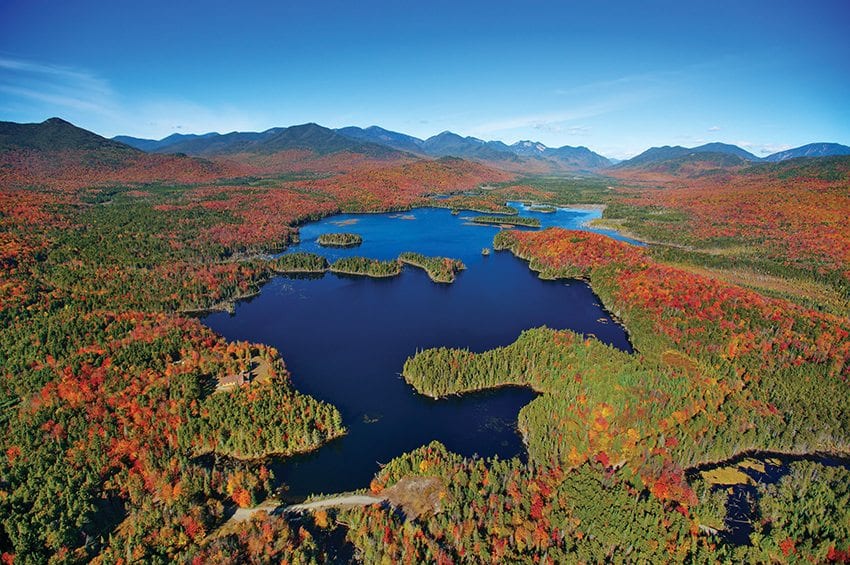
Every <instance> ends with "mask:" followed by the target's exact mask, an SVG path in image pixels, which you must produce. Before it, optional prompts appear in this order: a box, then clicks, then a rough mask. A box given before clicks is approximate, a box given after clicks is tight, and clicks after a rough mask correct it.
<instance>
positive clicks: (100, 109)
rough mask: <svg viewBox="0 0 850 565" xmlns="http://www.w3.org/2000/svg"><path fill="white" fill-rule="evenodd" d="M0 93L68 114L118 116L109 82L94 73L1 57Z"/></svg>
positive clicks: (57, 112)
mask: <svg viewBox="0 0 850 565" xmlns="http://www.w3.org/2000/svg"><path fill="white" fill-rule="evenodd" d="M0 92H3V93H4V94H5V95H6V96H7V97H11V98H14V99H17V101H18V102H23V103H26V102H30V103H36V104H38V105H42V106H43V105H49V106H50V107H51V108H55V111H54V113H55V114H65V113H68V112H72V113H79V112H88V113H100V114H105V115H110V116H113V117H114V116H115V115H116V105H115V102H114V93H113V90H112V88H111V86H110V84H109V82H108V81H107V80H105V79H103V78H101V77H99V76H97V75H95V74H94V73H91V72H88V71H85V70H81V69H74V68H70V67H63V66H58V65H50V64H44V63H39V62H36V61H29V60H25V59H16V58H12V57H8V56H2V55H0Z"/></svg>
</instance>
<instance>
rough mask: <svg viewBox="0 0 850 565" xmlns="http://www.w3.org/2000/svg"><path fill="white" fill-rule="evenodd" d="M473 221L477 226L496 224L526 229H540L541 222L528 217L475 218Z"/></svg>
mask: <svg viewBox="0 0 850 565" xmlns="http://www.w3.org/2000/svg"><path fill="white" fill-rule="evenodd" d="M472 221H473V222H475V223H476V224H496V225H500V226H501V225H504V226H522V227H526V228H539V227H540V220H538V219H537V218H529V217H527V216H475V217H474V218H472Z"/></svg>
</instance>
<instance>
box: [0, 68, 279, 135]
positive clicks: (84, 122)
mask: <svg viewBox="0 0 850 565" xmlns="http://www.w3.org/2000/svg"><path fill="white" fill-rule="evenodd" d="M0 94H2V98H3V104H2V106H3V108H5V109H6V110H9V109H13V110H14V113H15V115H16V116H17V115H23V116H31V118H32V119H39V117H40V118H41V119H44V118H47V117H51V116H59V117H62V118H65V119H67V120H69V121H71V122H73V123H75V124H78V125H80V126H82V127H85V128H87V129H91V130H93V131H96V132H97V133H99V134H101V135H107V136H112V135H116V134H119V133H127V134H131V135H137V136H144V137H156V138H158V137H164V136H165V135H168V134H170V133H173V132H175V131H187V132H199V133H202V132H208V131H211V130H218V131H222V132H229V131H234V130H258V129H264V128H265V127H268V123H269V122H268V121H267V120H263V119H260V118H261V116H257V115H254V114H252V113H251V112H250V110H249V111H248V113H246V112H245V111H244V110H240V109H237V108H233V107H209V106H205V105H201V104H197V103H194V102H192V101H187V100H180V99H173V98H171V99H159V100H145V101H144V102H131V101H129V100H127V99H126V98H125V97H122V96H121V94H120V93H119V92H116V91H115V90H114V89H113V87H112V85H111V83H110V81H109V80H107V79H106V78H104V77H102V76H99V75H98V74H97V73H94V72H92V71H89V70H86V69H78V68H71V67H64V66H59V65H52V64H48V63H43V62H38V61H31V60H26V59H20V58H15V57H11V56H8V55H3V54H0Z"/></svg>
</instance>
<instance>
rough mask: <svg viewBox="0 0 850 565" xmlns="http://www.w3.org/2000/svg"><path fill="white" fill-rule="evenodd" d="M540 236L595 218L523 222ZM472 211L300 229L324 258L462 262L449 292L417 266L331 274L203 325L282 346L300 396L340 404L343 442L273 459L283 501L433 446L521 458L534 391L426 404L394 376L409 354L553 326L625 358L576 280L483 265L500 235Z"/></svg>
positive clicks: (512, 263)
mask: <svg viewBox="0 0 850 565" xmlns="http://www.w3.org/2000/svg"><path fill="white" fill-rule="evenodd" d="M522 214H523V215H529V216H535V217H539V218H540V219H541V222H544V225H545V226H547V227H548V226H553V225H557V226H561V227H567V228H572V229H580V228H581V226H582V225H583V224H584V222H586V221H587V220H588V219H591V218H593V217H598V215H599V211H598V210H566V209H559V210H558V211H557V212H555V213H534V212H528V211H523V212H522ZM472 215H473V214H472V213H465V212H461V213H459V214H457V215H453V214H452V213H451V212H450V211H449V210H446V209H439V208H420V209H415V210H412V211H410V212H404V213H388V214H360V215H347V214H344V215H337V216H332V217H329V218H325V219H324V220H321V221H319V222H315V223H311V224H307V225H305V226H302V228H301V230H300V233H301V243H299V244H298V245H296V246H293V247H291V248H290V249H289V250H288V251H287V252H295V251H311V252H315V253H319V254H321V255H324V256H326V257H327V258H328V259H329V260H330V261H333V260H335V259H337V258H339V257H345V256H355V255H361V256H366V257H372V258H377V259H391V258H395V257H397V256H398V254H399V253H401V252H403V251H415V252H419V253H423V254H426V255H442V256H448V257H453V258H457V259H461V260H462V261H463V262H464V263H465V264H466V266H467V270H465V271H463V272H461V273H460V274H459V276H458V278H457V280H456V281H455V282H454V283H452V284H450V285H442V284H436V283H433V282H431V281H430V279H429V278H428V276H427V274H426V273H425V272H424V271H421V270H419V269H415V268H411V267H407V268H405V270H404V272H402V274H401V275H400V276H398V277H395V278H390V279H371V278H366V277H348V276H343V275H336V274H332V273H327V274H325V275H319V276H301V277H291V276H278V277H275V278H274V279H272V280H271V281H270V282H268V283H266V285H264V286H263V288H262V290H261V292H260V294H259V295H257V296H255V297H253V298H251V299H249V300H245V301H242V302H240V303H238V304H237V305H236V307H235V310H234V312H233V313H232V314H228V313H224V312H218V313H213V314H209V315H207V316H205V317H204V318H203V319H202V321H203V323H205V324H206V325H207V326H209V327H210V328H212V329H213V330H214V331H216V332H218V333H219V334H221V335H223V336H225V337H226V338H228V339H231V340H249V341H255V342H261V343H266V344H268V345H272V346H274V347H276V348H277V349H278V350H279V351H280V353H281V355H282V357H283V359H284V361H285V362H286V365H287V368H288V369H289V370H290V372H291V374H292V381H293V384H294V386H295V387H296V388H297V389H298V390H300V391H302V392H304V393H306V394H310V395H312V396H314V397H316V398H319V399H321V400H325V401H327V402H330V403H332V404H334V405H335V406H337V408H339V410H340V412H341V413H342V418H343V422H344V424H345V425H346V427H347V428H348V434H347V435H346V436H344V437H342V438H339V439H337V440H334V441H332V442H331V443H329V444H327V445H325V446H323V447H321V448H320V449H318V450H317V451H315V452H313V453H309V454H304V455H299V456H295V457H291V458H286V459H279V460H274V461H273V463H272V465H271V467H272V469H273V471H274V473H275V480H276V482H277V483H278V485H286V488H287V490H286V491H285V492H284V493H282V497H283V499H284V500H286V501H300V500H302V499H303V498H304V497H306V496H307V495H309V494H317V493H330V492H341V491H350V490H354V489H358V488H364V487H366V486H368V484H369V481H370V480H371V479H372V477H373V476H374V474H375V473H376V472H377V471H378V469H379V465H380V464H381V463H386V462H388V461H389V460H390V459H392V458H394V457H396V456H398V455H400V454H402V453H404V452H406V451H410V450H412V449H415V448H417V447H419V446H421V445H424V444H427V443H429V442H430V441H432V440H439V441H441V442H442V443H444V444H445V445H446V447H447V448H448V449H450V450H452V451H455V452H457V453H460V454H462V455H465V456H474V455H479V456H483V457H489V456H494V455H498V456H499V457H502V458H508V457H514V456H519V457H524V456H525V449H524V446H523V444H522V439H521V437H520V436H519V434H518V433H517V430H516V420H517V414H518V412H519V410H520V409H521V408H522V407H523V406H524V405H525V404H527V403H528V402H530V401H531V400H533V398H534V397H535V394H534V393H533V392H532V391H530V390H528V389H525V388H517V387H514V388H503V389H498V390H491V391H484V392H479V393H473V394H467V395H463V396H459V397H452V398H448V399H443V400H432V399H430V398H427V397H424V396H421V395H419V394H417V393H416V392H415V391H414V390H413V389H412V387H410V386H408V385H407V384H406V383H405V382H404V380H403V379H402V378H401V376H400V375H399V373H400V371H401V369H402V366H403V365H404V361H405V360H406V359H407V358H408V357H409V356H411V355H413V354H414V353H416V351H417V349H424V348H429V347H438V346H445V347H463V348H468V349H470V350H471V351H476V352H480V351H485V350H487V349H492V348H494V347H498V346H502V345H508V344H509V343H511V342H513V341H514V340H516V338H517V337H518V336H519V334H520V332H521V331H522V330H524V329H528V328H533V327H539V326H543V325H546V326H549V327H552V328H559V329H572V330H574V331H577V332H581V333H584V334H588V335H590V334H592V335H595V336H596V337H598V338H599V339H600V340H601V341H603V342H605V343H608V344H611V345H613V346H615V347H618V348H620V349H623V350H625V351H631V346H630V344H629V342H628V339H627V336H626V333H625V330H624V329H623V328H622V327H621V326H619V325H618V324H616V323H614V322H613V320H611V318H610V316H609V315H608V313H607V312H605V310H604V309H603V308H602V307H601V305H600V304H599V301H598V299H597V297H596V296H595V295H594V294H593V292H592V290H591V289H590V287H589V286H588V285H587V284H585V283H584V282H581V281H543V280H540V279H538V278H537V276H536V274H535V273H533V272H532V271H531V270H529V269H528V266H527V265H526V263H525V262H523V261H521V260H519V259H516V258H515V257H513V256H512V255H511V254H509V253H507V252H500V253H493V254H491V255H490V256H486V257H485V256H483V255H482V253H481V250H482V248H484V247H490V246H491V245H492V240H493V236H494V235H495V234H496V233H497V231H498V228H497V227H493V226H480V225H473V224H471V222H469V217H470V216H472ZM335 231H345V232H352V233H357V234H359V235H361V236H362V237H363V244H362V245H361V246H360V247H358V248H353V249H350V248H322V247H320V246H318V244H317V243H316V238H317V237H318V236H319V235H320V234H322V233H328V232H335Z"/></svg>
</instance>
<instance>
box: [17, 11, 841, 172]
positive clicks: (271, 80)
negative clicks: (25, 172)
mask: <svg viewBox="0 0 850 565" xmlns="http://www.w3.org/2000/svg"><path fill="white" fill-rule="evenodd" d="M848 22H850V2H848V1H847V0H834V1H825V0H808V1H799V2H786V1H783V0H771V1H763V2H750V1H746V0H738V1H726V0H715V1H695V0H679V1H676V2H672V1H665V2H661V1H652V0H649V1H642V2H622V3H620V2H613V1H605V0H599V1H596V2H589V1H584V2H572V1H566V0H562V1H560V2H543V1H536V0H525V1H522V2H520V1H516V0H515V1H512V2H500V1H495V0H491V1H488V2H462V1H459V0H455V1H454V2H444V1H442V0H429V1H427V2H425V1H419V2H416V1H398V0H395V1H386V2H377V1H371V0H362V1H357V2H352V1H350V0H348V1H346V0H335V1H322V0H312V1H309V2H308V1H303V2H297V3H296V2H282V1H281V2H250V1H246V2H240V3H237V2H224V1H219V0H182V1H181V0H177V1H175V0H170V1H168V2H160V1H155V0H146V1H145V2H130V1H115V0H109V1H93V0H74V1H66V2H56V1H46V0H22V1H19V0H0V119H2V120H13V121H21V122H32V121H41V120H43V119H45V118H48V117H51V116H60V117H63V118H65V119H67V120H69V121H72V122H74V123H76V124H78V125H80V126H82V127H85V128H88V129H91V130H93V131H96V132H97V133H100V134H102V135H106V136H113V135H117V134H129V135H136V136H140V137H156V138H159V137H163V136H165V135H168V134H171V133H174V132H183V133H203V132H207V131H219V132H227V131H233V130H264V129H267V128H269V127H273V126H281V125H292V124H298V123H304V122H310V121H312V122H317V123H320V124H322V125H325V126H328V127H341V126H346V125H359V126H368V125H372V124H378V125H381V126H383V127H386V128H388V129H393V130H397V131H403V132H406V133H410V134H413V135H417V136H420V137H427V136H429V135H433V134H436V133H439V132H440V131H444V130H452V131H455V132H458V133H461V134H463V135H474V136H477V137H481V138H485V139H501V140H503V141H505V142H508V143H512V142H514V141H517V140H519V139H533V140H539V141H542V142H543V143H545V144H547V145H550V146H560V145H585V146H588V147H590V148H591V149H594V150H596V151H598V152H600V153H602V154H604V155H607V156H611V157H617V158H624V157H628V156H631V155H634V154H636V153H638V152H640V151H642V150H644V149H646V148H647V147H650V146H653V145H665V144H669V145H676V144H679V145H686V146H692V145H697V144H701V143H705V142H708V141H724V142H728V143H736V144H739V145H741V146H744V147H745V148H747V149H749V150H751V151H753V152H754V153H756V154H759V155H761V154H767V153H769V152H773V151H775V150H779V149H783V148H787V147H791V146H798V145H802V144H805V143H810V142H814V141H836V142H839V143H845V144H850V32H848Z"/></svg>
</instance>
